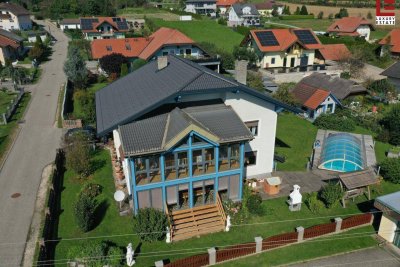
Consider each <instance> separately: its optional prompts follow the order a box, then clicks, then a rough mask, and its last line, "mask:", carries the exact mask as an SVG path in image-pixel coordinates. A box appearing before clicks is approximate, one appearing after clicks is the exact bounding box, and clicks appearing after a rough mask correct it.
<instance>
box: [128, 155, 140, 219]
mask: <svg viewBox="0 0 400 267" xmlns="http://www.w3.org/2000/svg"><path fill="white" fill-rule="evenodd" d="M129 163H130V165H131V177H130V179H131V186H132V197H133V206H134V211H133V212H134V213H135V214H137V212H138V209H139V205H138V197H137V192H136V171H135V164H134V159H133V158H129Z"/></svg>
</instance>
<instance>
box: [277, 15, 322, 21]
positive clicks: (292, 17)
mask: <svg viewBox="0 0 400 267" xmlns="http://www.w3.org/2000/svg"><path fill="white" fill-rule="evenodd" d="M279 19H281V20H296V19H314V15H285V16H280V17H279Z"/></svg>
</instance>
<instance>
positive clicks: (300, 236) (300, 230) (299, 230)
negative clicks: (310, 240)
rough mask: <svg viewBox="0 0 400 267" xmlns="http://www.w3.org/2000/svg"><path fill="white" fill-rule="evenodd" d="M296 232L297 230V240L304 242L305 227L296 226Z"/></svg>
mask: <svg viewBox="0 0 400 267" xmlns="http://www.w3.org/2000/svg"><path fill="white" fill-rule="evenodd" d="M296 232H297V242H303V239H304V227H303V226H299V227H296Z"/></svg>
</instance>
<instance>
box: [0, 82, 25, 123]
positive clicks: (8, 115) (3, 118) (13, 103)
mask: <svg viewBox="0 0 400 267" xmlns="http://www.w3.org/2000/svg"><path fill="white" fill-rule="evenodd" d="M24 94H25V91H24V89H23V88H21V89H19V91H18V95H17V98H16V99H14V100H12V101H11V105H10V106H8V108H7V111H6V112H5V113H3V114H0V116H1V117H0V125H3V124H7V123H8V122H9V121H10V119H11V117H12V115H14V113H15V111H16V110H17V108H18V105H19V102H21V99H22V97H23V96H24Z"/></svg>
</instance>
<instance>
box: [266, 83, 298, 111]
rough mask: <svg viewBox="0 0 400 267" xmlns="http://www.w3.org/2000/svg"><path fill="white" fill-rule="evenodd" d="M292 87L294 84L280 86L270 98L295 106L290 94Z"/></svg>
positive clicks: (294, 99)
mask: <svg viewBox="0 0 400 267" xmlns="http://www.w3.org/2000/svg"><path fill="white" fill-rule="evenodd" d="M294 86H295V84H294V83H283V84H280V85H279V88H278V90H277V91H276V92H275V93H273V94H272V96H273V97H274V98H276V99H278V100H279V101H281V102H283V103H286V104H288V105H292V106H296V105H297V104H298V102H297V100H296V98H295V97H294V95H293V94H292V92H291V90H292V89H293V88H294Z"/></svg>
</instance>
